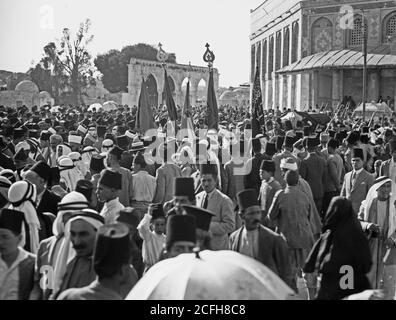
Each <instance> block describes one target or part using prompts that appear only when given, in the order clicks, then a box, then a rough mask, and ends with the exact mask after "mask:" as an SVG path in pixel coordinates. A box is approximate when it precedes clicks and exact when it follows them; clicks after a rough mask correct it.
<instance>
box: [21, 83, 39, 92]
mask: <svg viewBox="0 0 396 320" xmlns="http://www.w3.org/2000/svg"><path fill="white" fill-rule="evenodd" d="M15 91H23V92H30V93H39V88H38V87H37V85H36V84H35V83H34V82H32V81H30V80H23V81H21V82H19V83H18V84H17V85H16V87H15Z"/></svg>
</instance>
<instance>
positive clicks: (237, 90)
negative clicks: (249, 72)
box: [233, 88, 250, 94]
mask: <svg viewBox="0 0 396 320" xmlns="http://www.w3.org/2000/svg"><path fill="white" fill-rule="evenodd" d="M249 91H250V89H249V88H238V89H235V90H234V91H233V92H234V93H242V94H246V93H249Z"/></svg>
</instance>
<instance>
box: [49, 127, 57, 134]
mask: <svg viewBox="0 0 396 320" xmlns="http://www.w3.org/2000/svg"><path fill="white" fill-rule="evenodd" d="M48 131H49V132H51V133H52V134H56V130H55V129H54V128H49V129H48Z"/></svg>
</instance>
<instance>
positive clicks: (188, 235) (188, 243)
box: [164, 214, 197, 258]
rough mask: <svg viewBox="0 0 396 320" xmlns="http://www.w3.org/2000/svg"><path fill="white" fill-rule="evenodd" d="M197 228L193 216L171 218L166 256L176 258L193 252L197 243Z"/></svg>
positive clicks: (177, 215)
mask: <svg viewBox="0 0 396 320" xmlns="http://www.w3.org/2000/svg"><path fill="white" fill-rule="evenodd" d="M196 228H197V225H196V220H195V217H194V216H192V215H188V214H187V215H180V214H175V215H172V216H170V217H169V219H168V222H167V224H166V246H165V252H164V255H165V256H166V257H167V258H174V257H177V256H178V255H179V254H182V253H191V252H193V250H194V248H195V247H196V241H197V238H196Z"/></svg>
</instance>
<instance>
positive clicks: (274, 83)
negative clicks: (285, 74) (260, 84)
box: [272, 72, 279, 110]
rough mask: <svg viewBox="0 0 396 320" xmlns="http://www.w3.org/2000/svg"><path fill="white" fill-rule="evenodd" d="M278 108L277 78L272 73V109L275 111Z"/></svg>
mask: <svg viewBox="0 0 396 320" xmlns="http://www.w3.org/2000/svg"><path fill="white" fill-rule="evenodd" d="M278 106H279V77H278V75H277V74H276V73H275V72H273V75H272V109H274V110H276V108H277V107H278Z"/></svg>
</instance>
